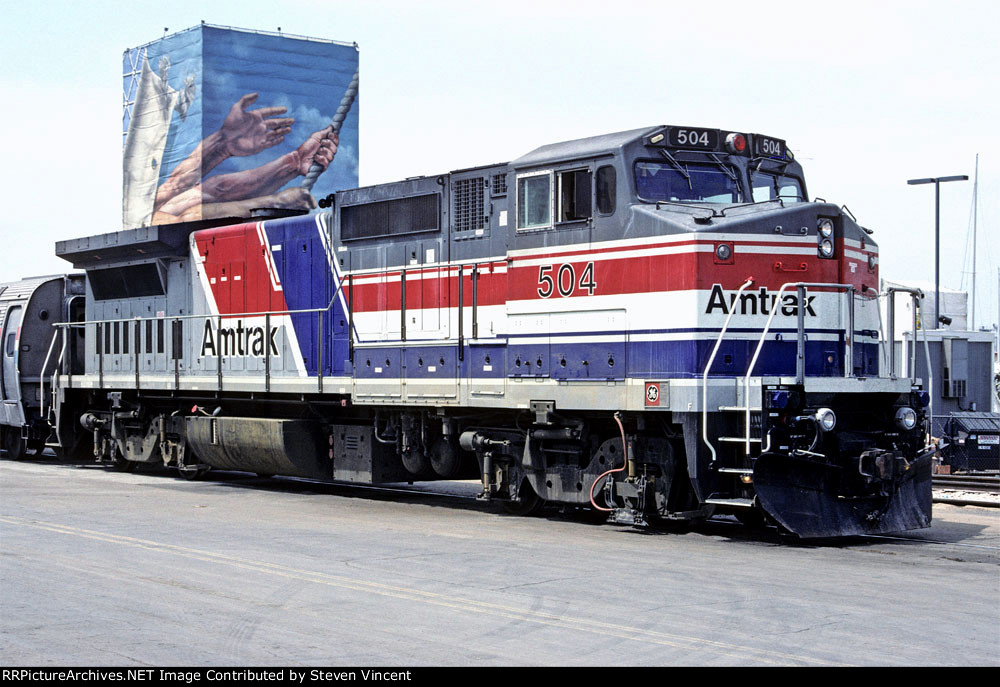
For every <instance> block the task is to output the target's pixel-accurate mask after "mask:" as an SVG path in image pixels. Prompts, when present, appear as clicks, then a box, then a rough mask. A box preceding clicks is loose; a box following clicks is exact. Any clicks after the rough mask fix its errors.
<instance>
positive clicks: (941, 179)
mask: <svg viewBox="0 0 1000 687" xmlns="http://www.w3.org/2000/svg"><path fill="white" fill-rule="evenodd" d="M968 180H969V175H968V174H961V175H958V176H952V177H929V178H927V179H909V180H907V182H906V183H907V184H909V185H910V186H917V185H918V184H939V183H943V182H945V181H968Z"/></svg>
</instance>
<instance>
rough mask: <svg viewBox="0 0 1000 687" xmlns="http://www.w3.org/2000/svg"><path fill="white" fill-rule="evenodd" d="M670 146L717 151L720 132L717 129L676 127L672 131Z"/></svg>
mask: <svg viewBox="0 0 1000 687" xmlns="http://www.w3.org/2000/svg"><path fill="white" fill-rule="evenodd" d="M670 145H671V147H674V148H699V149H707V150H715V149H716V148H718V147H719V132H718V131H717V130H716V129H695V128H692V127H679V126H675V127H673V128H672V129H670Z"/></svg>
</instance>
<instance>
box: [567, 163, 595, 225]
mask: <svg viewBox="0 0 1000 687" xmlns="http://www.w3.org/2000/svg"><path fill="white" fill-rule="evenodd" d="M592 177H593V175H592V174H591V172H590V170H589V169H576V170H573V171H570V172H560V173H559V221H560V222H573V221H576V220H582V219H590V215H591V188H592V186H593V184H592Z"/></svg>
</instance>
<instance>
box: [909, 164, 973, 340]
mask: <svg viewBox="0 0 1000 687" xmlns="http://www.w3.org/2000/svg"><path fill="white" fill-rule="evenodd" d="M968 180H969V175H968V174H962V175H960V176H953V177H930V178H928V179H910V180H908V181H907V182H906V183H907V184H909V185H910V186H916V185H918V184H934V317H936V318H937V322H935V323H934V327H933V328H934V329H937V328H938V323H940V322H941V308H940V306H941V184H942V183H943V182H945V181H968ZM914 336H916V334H915V333H914Z"/></svg>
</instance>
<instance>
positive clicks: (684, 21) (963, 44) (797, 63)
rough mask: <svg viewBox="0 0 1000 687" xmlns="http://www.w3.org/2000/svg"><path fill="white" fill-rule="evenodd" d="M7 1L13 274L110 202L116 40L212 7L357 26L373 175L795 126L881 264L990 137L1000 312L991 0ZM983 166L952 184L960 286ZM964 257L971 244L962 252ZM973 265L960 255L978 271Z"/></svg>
mask: <svg viewBox="0 0 1000 687" xmlns="http://www.w3.org/2000/svg"><path fill="white" fill-rule="evenodd" d="M754 7H756V8H757V9H756V10H755V9H754ZM763 7H765V6H761V5H757V6H754V5H752V4H751V5H748V4H747V3H735V2H710V1H706V2H700V3H690V2H684V3H681V2H676V3H675V2H639V1H629V0H619V1H618V2H615V3H608V2H592V1H588V0H580V1H578V2H573V3H567V2H548V1H546V0H535V1H534V2H520V1H516V0H515V1H513V2H505V3H468V2H443V1H442V2H435V1H429V2H419V3H415V2H388V1H373V2H350V1H347V2H336V3H334V2H316V1H299V2H280V1H276V0H272V1H271V2H258V1H257V0H240V1H239V2H225V1H223V2H212V3H204V2H190V1H188V0H174V1H172V2H168V3H146V2H140V1H137V0H133V1H132V2H121V1H120V0H118V1H116V2H108V1H105V0H94V1H91V2H87V3H77V2H39V3H35V4H31V5H29V4H28V3H16V4H14V3H9V4H8V6H6V7H5V9H4V27H5V29H6V30H5V31H4V39H5V40H4V41H3V42H2V44H0V60H2V64H3V65H4V69H3V72H2V74H0V95H2V96H3V103H4V107H3V109H2V114H0V117H2V120H0V124H2V126H0V136H2V143H3V149H4V151H5V153H6V155H5V160H6V165H5V169H4V171H3V182H4V183H3V186H4V188H5V190H6V191H7V199H8V202H7V207H6V208H5V212H4V214H3V217H2V219H0V236H2V237H3V238H4V239H6V241H5V255H6V258H5V260H4V263H3V264H4V269H3V271H2V276H0V279H2V280H4V281H6V280H9V279H14V278H17V277H20V276H24V275H27V274H38V273H51V272H58V271H62V270H65V269H66V266H67V265H66V263H64V262H62V261H61V260H58V259H57V258H55V257H53V256H52V252H53V250H52V248H53V244H54V242H55V241H57V240H60V239H64V238H70V237H75V236H82V235H86V234H91V233H98V232H104V231H113V230H115V229H116V228H117V226H118V224H119V222H120V217H121V56H122V51H123V50H124V49H126V48H128V47H135V46H137V45H140V44H143V43H146V42H148V41H151V40H154V39H156V38H158V37H160V36H161V35H163V33H164V28H165V27H166V28H168V31H169V33H173V32H176V31H180V30H182V29H184V28H188V27H190V26H193V25H195V24H197V23H198V22H200V21H202V20H204V21H206V22H209V23H213V24H222V25H232V26H239V27H244V28H250V29H260V30H277V28H278V27H281V30H282V31H284V32H288V33H295V34H303V35H309V36H316V37H320V38H327V39H334V40H342V41H356V42H357V43H358V44H359V45H360V62H361V67H360V69H361V91H362V93H361V96H360V99H361V100H362V101H363V109H362V116H361V122H360V140H359V155H360V169H359V172H360V182H361V184H363V185H367V184H373V183H379V182H383V181H391V180H395V179H401V178H404V177H407V176H415V175H420V174H437V173H441V172H445V171H448V170H451V169H459V168H462V167H469V166H475V165H480V164H486V163H491V162H501V161H505V160H510V159H513V158H515V157H518V156H520V155H522V154H523V153H525V152H527V151H529V150H531V149H532V148H534V147H536V146H538V145H542V144H545V143H551V142H555V141H559V140H566V139H571V138H577V137H581V136H588V135H593V134H598V133H606V132H610V131H619V130H624V129H631V128H636V127H641V126H646V125H653V124H669V123H674V124H688V125H699V126H715V127H720V128H729V129H739V130H744V131H759V132H764V133H767V134H771V135H774V136H778V137H782V138H784V139H786V140H787V141H788V143H789V145H790V147H791V148H792V149H793V150H794V151H795V152H796V153H797V157H798V159H799V160H800V161H801V162H802V164H803V166H804V167H805V170H806V178H807V183H808V186H809V191H810V194H811V195H812V196H821V197H823V198H826V199H828V200H830V201H833V202H837V203H843V204H846V205H847V206H848V207H849V208H850V209H851V211H852V212H853V213H854V214H855V215H857V217H858V219H859V220H860V221H861V223H862V224H864V225H865V226H867V227H870V228H872V229H874V230H875V231H876V234H875V238H876V239H877V240H878V241H879V244H880V246H881V251H882V268H881V269H882V275H883V276H884V277H887V278H890V279H899V280H912V279H924V280H928V279H929V280H932V279H933V269H934V262H933V230H934V225H933V220H934V199H933V191H932V190H931V189H932V187H926V186H925V187H910V186H907V184H906V180H907V179H909V178H916V177H927V176H944V175H952V174H968V175H970V177H971V176H972V174H973V168H974V164H975V155H976V153H977V152H978V153H979V154H980V262H979V270H980V276H979V280H978V281H979V286H980V293H979V298H978V303H979V305H978V312H977V315H978V319H979V322H980V323H984V322H994V321H996V318H997V300H996V298H997V268H998V267H1000V231H998V224H1000V127H998V119H997V113H998V112H1000V89H998V88H997V85H998V81H1000V77H998V75H1000V47H998V43H1000V42H998V41H997V40H996V38H995V34H994V31H995V27H996V26H998V25H1000V3H991V2H973V1H965V2H960V3H947V4H946V3H941V2H878V3H873V2H840V3H836V4H832V3H812V2H804V3H797V4H795V5H789V6H788V7H786V8H782V9H781V11H780V12H779V11H778V10H777V9H776V7H775V6H774V5H767V6H766V7H767V8H768V10H767V11H762V8H763ZM971 202H972V182H971V180H970V181H969V182H967V183H955V184H947V185H944V186H942V214H941V216H942V274H943V279H942V283H943V285H945V286H948V287H953V288H958V287H960V286H961V285H962V281H963V279H962V274H961V272H962V266H963V254H964V252H965V246H966V234H967V228H968V225H969V216H970V210H971ZM967 269H968V267H967ZM965 282H966V285H967V283H968V276H966V278H965Z"/></svg>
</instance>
